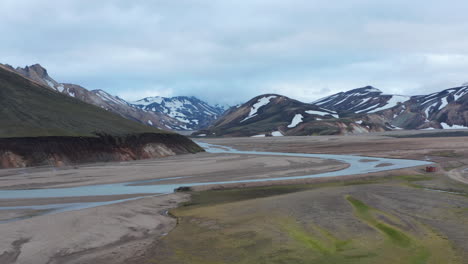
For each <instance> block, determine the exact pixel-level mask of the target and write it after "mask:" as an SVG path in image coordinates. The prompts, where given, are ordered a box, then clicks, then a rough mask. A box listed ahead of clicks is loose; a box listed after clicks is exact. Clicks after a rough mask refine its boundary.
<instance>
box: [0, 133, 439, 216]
mask: <svg viewBox="0 0 468 264" xmlns="http://www.w3.org/2000/svg"><path fill="white" fill-rule="evenodd" d="M197 143H198V144H199V145H200V146H202V147H203V148H205V150H206V151H207V152H210V153H223V154H225V153H231V154H249V155H252V154H253V155H267V156H289V157H310V158H320V159H332V160H337V161H340V162H343V163H347V164H349V167H347V168H345V169H342V170H338V171H332V172H325V173H318V174H313V175H304V176H291V177H277V178H266V179H265V178H263V179H250V180H236V181H229V180H227V181H217V182H203V183H197V182H193V183H178V184H164V181H169V180H175V179H180V178H189V177H190V176H187V177H174V178H165V179H155V180H145V181H132V182H124V183H115V184H100V185H88V186H80V187H70V188H50V189H30V190H0V199H24V198H60V197H80V196H101V195H121V194H140V193H141V194H143V193H145V194H151V193H154V194H155V195H161V194H167V193H172V192H173V191H174V189H176V188H178V187H180V186H200V185H210V184H227V183H249V182H265V181H281V180H294V179H307V178H320V177H335V176H344V175H356V174H365V173H371V172H380V171H387V170H396V169H402V168H408V167H415V166H422V165H427V164H431V163H430V162H427V161H419V160H406V159H387V158H375V157H365V156H355V155H331V154H305V153H282V152H259V151H239V150H235V149H233V148H231V147H225V146H217V145H211V144H207V143H202V142H197ZM379 165H380V166H379ZM382 165H385V166H382ZM154 182H161V184H154ZM144 183H152V184H151V185H135V184H144ZM142 197H143V196H142ZM142 197H136V198H130V199H123V200H115V201H107V202H90V203H67V204H49V205H40V206H20V207H0V210H24V209H32V210H44V211H43V213H42V214H51V213H59V212H65V211H72V210H79V209H84V208H91V207H96V206H101V205H108V204H115V203H119V202H124V201H129V200H135V199H139V198H142ZM144 197H147V195H146V196H144ZM16 220H18V219H16ZM8 221H11V220H8ZM0 223H1V221H0Z"/></svg>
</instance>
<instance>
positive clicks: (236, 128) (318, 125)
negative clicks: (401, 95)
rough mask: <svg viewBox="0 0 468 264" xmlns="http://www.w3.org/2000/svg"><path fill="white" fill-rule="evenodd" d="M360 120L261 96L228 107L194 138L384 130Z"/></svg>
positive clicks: (298, 103)
mask: <svg viewBox="0 0 468 264" xmlns="http://www.w3.org/2000/svg"><path fill="white" fill-rule="evenodd" d="M365 120H366V121H363V118H362V117H359V120H358V119H356V120H355V121H356V122H353V121H354V119H350V118H346V119H341V118H340V116H339V114H338V113H337V112H335V111H332V110H328V109H324V108H322V107H320V106H318V105H313V104H307V103H303V102H300V101H297V100H294V99H291V98H288V97H286V96H282V95H278V94H264V95H260V96H257V97H254V98H253V99H251V100H249V101H248V102H247V103H245V104H242V105H240V106H235V107H232V108H230V109H229V110H228V111H227V112H226V113H225V114H224V115H223V116H221V117H220V118H219V119H218V120H217V121H216V122H215V123H214V124H213V125H212V126H211V127H209V128H208V129H206V130H201V131H198V132H196V133H194V135H195V136H251V137H252V136H254V137H261V136H283V135H288V136H289V135H290V136H292V135H330V134H347V133H362V132H369V131H384V130H386V129H388V128H386V127H384V126H381V125H376V124H373V123H372V124H371V123H370V122H367V120H368V119H365Z"/></svg>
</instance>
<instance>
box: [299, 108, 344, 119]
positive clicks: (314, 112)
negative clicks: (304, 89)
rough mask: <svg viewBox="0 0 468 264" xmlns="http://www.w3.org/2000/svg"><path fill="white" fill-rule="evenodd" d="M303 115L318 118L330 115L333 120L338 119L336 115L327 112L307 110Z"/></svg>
mask: <svg viewBox="0 0 468 264" xmlns="http://www.w3.org/2000/svg"><path fill="white" fill-rule="evenodd" d="M305 113H306V114H309V115H319V116H325V115H331V116H333V117H334V118H338V115H337V114H332V113H328V112H325V111H315V110H307V111H305Z"/></svg>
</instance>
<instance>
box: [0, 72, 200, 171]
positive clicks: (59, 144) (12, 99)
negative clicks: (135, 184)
mask: <svg viewBox="0 0 468 264" xmlns="http://www.w3.org/2000/svg"><path fill="white" fill-rule="evenodd" d="M76 95H77V94H76ZM0 105H1V106H2V107H1V108H0V124H1V126H0V168H10V167H26V166H37V165H54V166H61V165H67V164H75V163H84V162H96V161H123V160H135V159H143V158H155V157H163V156H169V155H175V154H184V153H193V152H199V151H202V149H201V148H200V147H199V146H198V145H196V144H195V143H194V142H192V141H191V140H190V139H188V138H186V137H184V136H182V135H179V134H176V133H173V132H167V131H163V130H160V129H157V128H154V127H151V126H147V125H145V124H141V123H139V122H135V121H132V120H128V119H126V118H123V117H121V116H119V115H116V114H114V113H112V112H110V111H107V110H104V109H102V108H101V107H97V106H94V105H92V104H88V103H85V102H83V101H81V100H78V99H77V98H74V97H72V96H68V95H65V94H63V93H59V92H57V91H54V90H52V89H50V86H46V85H44V84H41V83H39V82H36V81H33V80H31V79H29V78H26V77H23V75H22V74H19V73H18V72H17V71H14V70H11V69H10V68H8V67H3V66H0Z"/></svg>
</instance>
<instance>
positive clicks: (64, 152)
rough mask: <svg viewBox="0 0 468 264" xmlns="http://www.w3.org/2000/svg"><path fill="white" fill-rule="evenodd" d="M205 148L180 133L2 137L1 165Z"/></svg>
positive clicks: (125, 158) (160, 154) (116, 158)
mask: <svg viewBox="0 0 468 264" xmlns="http://www.w3.org/2000/svg"><path fill="white" fill-rule="evenodd" d="M200 151H203V149H202V148H200V147H199V146H198V145H196V144H195V143H193V142H192V141H191V140H190V139H188V138H186V137H184V136H181V135H178V134H152V133H146V134H136V135H128V136H111V135H100V136H99V137H30V138H0V168H16V167H29V166H43V165H50V166H63V165H72V164H79V163H88V162H98V161H101V162H106V161H129V160H137V159H150V158H159V157H166V156H171V155H176V154H186V153H195V152H200Z"/></svg>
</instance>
